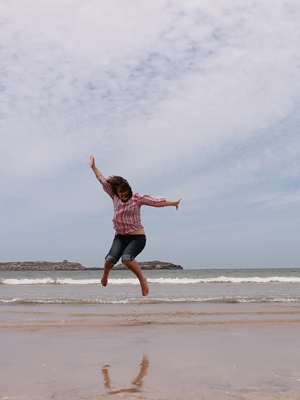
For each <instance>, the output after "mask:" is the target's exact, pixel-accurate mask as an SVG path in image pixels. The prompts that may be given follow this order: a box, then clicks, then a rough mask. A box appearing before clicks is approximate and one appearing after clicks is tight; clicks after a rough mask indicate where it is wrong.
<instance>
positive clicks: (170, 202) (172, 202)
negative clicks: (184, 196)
mask: <svg viewBox="0 0 300 400" xmlns="http://www.w3.org/2000/svg"><path fill="white" fill-rule="evenodd" d="M180 202H181V199H178V200H166V203H165V204H164V207H169V206H173V207H176V210H178V207H179V203H180Z"/></svg>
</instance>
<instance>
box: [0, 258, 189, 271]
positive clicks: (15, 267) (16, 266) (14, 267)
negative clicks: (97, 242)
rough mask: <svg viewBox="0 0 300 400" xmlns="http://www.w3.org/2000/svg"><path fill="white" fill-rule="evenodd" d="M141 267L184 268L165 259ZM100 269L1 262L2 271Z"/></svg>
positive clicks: (39, 262) (73, 265)
mask: <svg viewBox="0 0 300 400" xmlns="http://www.w3.org/2000/svg"><path fill="white" fill-rule="evenodd" d="M139 264H140V266H141V269H143V270H150V269H183V268H182V266H181V265H176V264H172V263H169V262H164V261H157V260H156V261H143V262H139ZM97 269H98V270H99V269H103V268H85V267H83V266H82V265H81V264H79V263H77V262H69V261H67V260H64V261H62V262H50V261H20V262H7V263H0V271H1V270H2V271H73V270H75V271H76V270H83V271H84V270H97ZM114 269H127V267H126V266H125V265H124V264H118V265H116V266H115V267H114Z"/></svg>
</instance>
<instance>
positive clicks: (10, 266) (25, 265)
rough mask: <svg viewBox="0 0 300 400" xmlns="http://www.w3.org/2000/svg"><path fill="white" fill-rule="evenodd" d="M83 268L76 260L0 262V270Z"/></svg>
mask: <svg viewBox="0 0 300 400" xmlns="http://www.w3.org/2000/svg"><path fill="white" fill-rule="evenodd" d="M84 269H85V268H84V267H83V266H82V265H81V264H79V263H77V262H69V261H67V260H64V261H62V262H49V261H19V262H7V263H0V271H1V270H2V271H4V270H5V271H24V270H25V271H56V270H84Z"/></svg>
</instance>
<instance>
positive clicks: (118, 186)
mask: <svg viewBox="0 0 300 400" xmlns="http://www.w3.org/2000/svg"><path fill="white" fill-rule="evenodd" d="M107 182H108V183H109V184H110V186H111V188H112V190H113V192H114V194H115V195H116V196H118V190H121V191H122V192H123V191H124V192H125V191H128V196H129V198H130V199H131V197H132V189H131V186H130V185H129V183H128V182H127V181H126V179H124V178H122V177H121V176H117V175H113V176H110V177H109V178H108V179H107Z"/></svg>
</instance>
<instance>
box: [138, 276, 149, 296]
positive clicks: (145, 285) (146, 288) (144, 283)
mask: <svg viewBox="0 0 300 400" xmlns="http://www.w3.org/2000/svg"><path fill="white" fill-rule="evenodd" d="M140 284H141V288H142V295H143V296H147V295H148V293H149V286H148V282H147V279H146V278H144V279H143V280H141V281H140Z"/></svg>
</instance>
